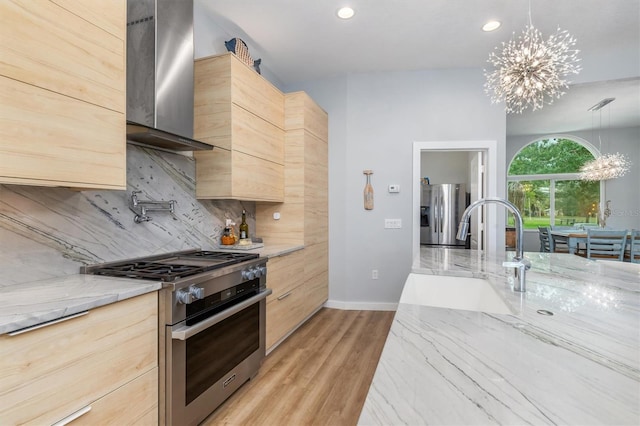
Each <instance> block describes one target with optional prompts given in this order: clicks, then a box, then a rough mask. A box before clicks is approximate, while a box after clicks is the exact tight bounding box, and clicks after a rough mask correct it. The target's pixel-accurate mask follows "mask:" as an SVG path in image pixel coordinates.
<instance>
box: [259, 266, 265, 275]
mask: <svg viewBox="0 0 640 426" xmlns="http://www.w3.org/2000/svg"><path fill="white" fill-rule="evenodd" d="M258 271H260V276H265V275H267V267H266V266H258Z"/></svg>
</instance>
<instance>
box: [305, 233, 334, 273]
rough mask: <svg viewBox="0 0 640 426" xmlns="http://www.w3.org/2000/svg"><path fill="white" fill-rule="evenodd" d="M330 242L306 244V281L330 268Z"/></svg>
mask: <svg viewBox="0 0 640 426" xmlns="http://www.w3.org/2000/svg"><path fill="white" fill-rule="evenodd" d="M328 259H329V243H328V242H323V243H318V244H312V245H309V246H305V248H304V277H305V281H306V280H308V279H309V278H311V277H315V276H316V275H320V274H321V273H323V272H325V271H327V270H329V262H328Z"/></svg>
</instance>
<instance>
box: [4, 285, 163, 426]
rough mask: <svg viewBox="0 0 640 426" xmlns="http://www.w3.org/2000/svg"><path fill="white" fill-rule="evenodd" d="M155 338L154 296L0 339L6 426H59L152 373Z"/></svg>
mask: <svg viewBox="0 0 640 426" xmlns="http://www.w3.org/2000/svg"><path fill="white" fill-rule="evenodd" d="M157 330H158V301H157V293H150V294H146V295H142V296H138V297H135V298H132V299H127V300H124V301H122V302H118V303H114V304H111V305H107V306H103V307H101V308H96V309H93V310H91V311H89V313H88V314H87V315H85V316H82V317H78V318H74V319H71V320H68V321H64V322H61V323H58V324H55V325H51V326H48V327H43V328H40V329H37V330H33V331H29V332H27V333H24V334H20V335H16V336H13V337H12V336H8V335H2V336H0V419H2V423H7V424H15V423H18V424H22V423H30V424H50V423H54V422H56V421H58V420H60V419H62V418H65V417H66V416H68V415H69V414H71V413H73V412H75V411H77V410H79V409H81V408H82V407H84V406H86V405H89V404H90V403H91V402H92V401H95V400H97V399H98V398H100V397H102V396H103V395H105V394H107V393H109V392H111V391H113V390H115V389H117V388H118V387H120V386H122V385H124V384H126V383H127V382H129V381H131V380H132V379H134V378H136V377H138V376H139V375H141V374H142V373H145V372H148V371H150V370H152V369H154V368H155V367H157V365H158V331H157ZM18 354H19V355H18Z"/></svg>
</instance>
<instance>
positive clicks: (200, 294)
mask: <svg viewBox="0 0 640 426" xmlns="http://www.w3.org/2000/svg"><path fill="white" fill-rule="evenodd" d="M189 294H190V295H191V296H193V298H194V299H195V300H198V299H204V288H202V287H196V286H194V285H192V286H191V287H189Z"/></svg>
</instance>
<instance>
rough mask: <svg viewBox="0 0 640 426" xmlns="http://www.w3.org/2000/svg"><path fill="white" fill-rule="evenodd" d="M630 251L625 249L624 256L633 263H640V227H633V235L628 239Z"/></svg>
mask: <svg viewBox="0 0 640 426" xmlns="http://www.w3.org/2000/svg"><path fill="white" fill-rule="evenodd" d="M627 242H628V243H629V253H628V254H627V252H626V251H625V254H624V258H625V260H627V259H628V260H629V261H630V262H633V263H640V229H632V230H631V236H630V238H629V239H628V240H627Z"/></svg>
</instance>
